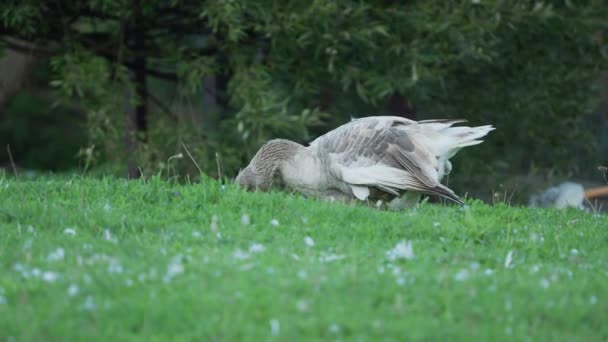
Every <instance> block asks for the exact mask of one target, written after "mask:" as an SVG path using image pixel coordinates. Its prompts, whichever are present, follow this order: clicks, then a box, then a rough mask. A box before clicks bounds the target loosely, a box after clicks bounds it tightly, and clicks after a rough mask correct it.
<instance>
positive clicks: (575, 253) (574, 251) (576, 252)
mask: <svg viewBox="0 0 608 342" xmlns="http://www.w3.org/2000/svg"><path fill="white" fill-rule="evenodd" d="M570 254H572V255H578V249H576V248H572V249H571V250H570Z"/></svg>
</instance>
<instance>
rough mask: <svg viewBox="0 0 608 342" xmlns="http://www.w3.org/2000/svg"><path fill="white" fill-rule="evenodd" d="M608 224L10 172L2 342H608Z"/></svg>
mask: <svg viewBox="0 0 608 342" xmlns="http://www.w3.org/2000/svg"><path fill="white" fill-rule="evenodd" d="M607 319H608V220H607V218H606V216H601V215H597V214H593V213H584V212H580V211H576V210H568V211H558V210H546V209H526V208H510V207H508V206H507V205H504V204H500V205H496V206H490V205H486V204H483V203H481V202H479V201H475V200H467V206H465V207H463V208H459V207H456V206H451V205H449V206H445V205H436V204H424V205H422V206H420V207H419V208H416V209H413V210H409V211H404V212H389V211H379V210H376V209H373V208H368V207H366V206H361V205H359V206H355V205H344V204H330V203H325V202H320V201H315V200H307V199H304V198H302V197H300V196H297V195H291V194H285V193H271V194H264V193H245V192H243V191H241V190H240V189H237V188H235V187H234V186H232V185H226V186H221V185H220V184H219V183H217V182H215V181H213V180H205V181H204V182H202V183H197V184H185V185H184V184H181V185H180V184H173V183H170V182H166V181H162V180H159V179H150V180H147V181H126V180H119V179H113V178H106V179H92V178H82V177H73V178H61V177H58V178H41V179H37V180H31V181H23V180H22V181H15V180H13V179H9V178H8V177H6V178H2V177H0V341H4V340H8V341H73V340H85V339H86V340H89V339H92V340H100V341H111V340H112V339H114V340H115V341H126V340H150V341H161V340H167V341H169V340H170V341H185V340H192V341H268V340H271V341H272V340H277V341H313V340H314V341H318V340H349V341H350V340H353V341H378V340H394V341H403V340H449V341H456V340H462V341H472V340H477V341H481V340H483V341H490V340H508V341H525V340H533V341H539V340H552V341H558V340H562V341H563V340H580V341H605V340H608V324H606V323H607Z"/></svg>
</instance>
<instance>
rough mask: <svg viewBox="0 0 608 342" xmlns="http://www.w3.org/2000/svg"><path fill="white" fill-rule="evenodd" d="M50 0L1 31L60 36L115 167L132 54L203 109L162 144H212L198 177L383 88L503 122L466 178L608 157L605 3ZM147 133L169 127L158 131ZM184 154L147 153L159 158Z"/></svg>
mask: <svg viewBox="0 0 608 342" xmlns="http://www.w3.org/2000/svg"><path fill="white" fill-rule="evenodd" d="M58 3H59V2H56V1H48V2H46V5H45V6H40V7H36V8H35V10H34V8H33V7H32V4H31V3H30V2H12V3H10V4H9V5H6V6H4V7H3V8H2V9H0V18H3V21H1V23H2V25H3V26H4V29H5V30H8V32H9V33H11V34H12V35H14V36H18V37H23V38H36V39H37V40H45V39H46V40H54V41H56V42H59V41H61V45H60V49H59V50H57V53H56V54H55V56H54V57H53V61H54V62H53V63H54V66H55V67H56V69H55V70H56V77H57V81H56V83H55V84H56V85H59V86H60V87H61V89H63V90H65V94H66V95H68V96H71V95H79V96H80V97H81V98H82V99H83V101H85V103H86V105H87V106H88V108H89V109H90V111H91V116H92V119H91V122H90V126H91V127H92V129H93V131H100V130H101V131H102V132H103V134H107V135H108V136H107V137H103V134H101V135H100V138H98V139H93V140H94V141H93V142H92V143H91V144H93V143H94V144H95V145H96V146H105V147H106V148H108V151H109V152H110V153H109V154H108V155H109V156H114V157H117V158H119V159H120V158H123V157H124V153H117V152H116V151H117V150H118V146H120V143H121V140H120V139H122V138H121V137H122V135H121V134H114V133H116V132H122V129H123V128H121V125H122V124H123V123H124V119H120V118H121V117H124V115H125V114H124V111H125V110H124V108H125V105H124V103H123V102H124V98H125V97H124V94H125V88H126V87H129V85H130V84H131V83H132V80H131V79H130V78H129V70H132V69H133V64H132V59H133V57H134V56H135V55H136V54H143V55H145V56H147V58H148V62H147V67H148V69H149V71H150V74H149V76H150V77H161V78H168V79H174V80H176V82H177V85H176V89H178V91H179V99H180V100H184V99H186V98H188V99H190V100H187V101H192V100H191V99H194V101H195V102H196V103H197V104H200V105H201V106H202V107H201V108H202V109H201V112H202V114H200V115H201V116H202V117H203V118H204V119H203V120H201V121H199V122H197V125H199V127H192V125H191V123H190V122H186V123H184V122H177V123H173V124H171V125H173V126H171V127H172V129H173V132H174V134H170V133H169V135H174V136H181V135H184V136H186V135H187V136H191V137H196V138H195V140H193V141H192V142H188V141H186V142H185V143H187V144H190V143H192V144H197V145H200V146H199V147H200V148H201V149H205V150H206V151H204V152H203V151H202V150H201V153H200V154H199V155H197V158H198V157H200V158H202V159H203V160H202V164H204V165H206V166H209V167H205V171H207V172H212V171H211V170H213V169H214V168H215V166H214V165H215V163H214V160H213V159H214V158H215V157H214V156H215V152H216V151H219V152H220V153H221V155H223V156H228V157H227V159H229V160H230V162H229V163H228V164H227V165H225V167H226V169H227V170H228V173H229V174H232V173H233V172H234V171H235V170H236V169H237V168H238V166H240V164H242V163H243V162H244V161H245V160H246V159H247V158H248V157H249V156H251V154H252V153H253V152H254V151H255V149H256V148H257V147H258V146H259V145H260V144H261V143H262V142H263V141H265V140H267V139H269V138H272V137H276V136H284V137H292V138H293V139H295V140H298V141H302V142H305V141H307V140H309V139H310V138H312V137H314V135H316V134H318V133H320V132H323V131H326V130H328V129H331V128H333V127H335V125H337V124H339V123H342V122H344V121H345V120H347V119H348V118H349V117H350V116H351V115H353V116H364V115H375V114H386V109H385V107H384V104H385V102H386V100H387V98H388V97H390V96H391V95H393V94H401V95H404V96H406V97H407V99H408V100H409V101H411V102H412V103H413V104H414V105H415V106H416V108H417V109H418V113H419V114H418V117H419V118H429V117H464V118H466V119H469V120H470V121H471V123H472V124H485V123H493V124H495V125H496V126H497V127H498V130H497V131H495V132H493V133H492V135H491V136H490V137H489V139H488V140H489V143H487V144H484V145H482V146H480V147H476V148H475V149H472V150H471V151H470V152H469V151H467V160H473V162H467V163H462V162H460V163H459V162H458V160H460V159H458V160H457V165H456V168H457V169H460V170H461V172H463V173H465V174H467V173H468V174H471V173H473V172H475V173H490V172H491V171H494V172H496V171H500V172H503V173H513V172H521V171H522V170H524V171H529V170H531V169H535V168H556V169H558V170H560V171H562V172H573V173H578V174H580V173H584V172H586V170H588V169H590V168H589V167H587V166H588V165H595V164H600V163H601V162H602V160H601V158H600V157H598V156H605V155H606V153H605V152H606V151H602V150H600V144H599V143H598V140H599V139H598V136H600V135H602V134H603V135H606V134H607V132H606V128H605V127H606V125H605V119H603V121H601V124H599V125H598V120H599V119H598V118H599V117H600V114H602V113H596V109H597V105H598V102H599V95H598V94H597V91H596V90H597V88H594V86H596V83H595V82H596V81H597V79H598V75H599V73H601V72H602V71H605V70H606V66H607V61H608V44H607V43H606V41H607V40H606V37H607V36H606V35H607V32H608V24H607V23H608V20H606V18H608V9H607V8H606V6H604V3H603V1H600V0H591V1H584V2H573V1H558V0H555V1H545V2H541V1H524V0H521V1H511V2H507V1H502V0H494V1H491V0H490V1H485V0H484V1H456V0H452V1H407V2H395V1H349V0H341V1H332V0H315V1H311V2H302V1H295V0H294V1H277V0H264V1H255V2H252V1H249V2H241V1H224V0H211V1H205V2H195V1H184V0H174V1H164V0H162V1H161V0H158V1H147V2H141V3H139V6H138V5H137V4H138V2H134V4H135V5H132V4H131V3H130V2H129V3H128V2H124V1H119V0H103V1H102V0H97V1H84V2H80V3H76V2H74V3H72V4H69V5H67V4H63V2H62V4H63V5H62V6H58V5H57V4H58ZM68 18H69V20H71V22H70V21H66V20H68ZM66 22H67V23H69V25H68V24H66ZM137 29H139V30H143V31H145V34H146V44H145V45H146V46H145V47H144V49H143V50H142V49H140V48H141V47H138V46H136V45H135V44H134V43H133V41H132V39H129V37H131V36H132V35H133V34H134V33H133V32H134V30H135V31H136V30H137ZM58 32H60V34H58ZM59 37H61V39H59ZM138 49H139V50H138ZM140 50H141V51H140ZM209 77H215V78H216V83H217V87H216V88H215V89H213V91H212V92H211V93H212V94H211V95H212V96H213V97H214V98H215V102H216V105H215V107H214V106H212V105H210V104H209V103H199V102H198V100H197V99H198V98H201V97H203V96H204V95H205V94H207V93H209V91H208V89H206V87H205V83H204V82H205V80H206V79H208V78H209ZM222 80H224V81H225V82H221V81H222ZM150 82H152V81H149V82H148V84H150ZM154 90H155V89H150V91H151V92H153V91H154ZM159 98H163V99H164V100H167V99H166V97H164V96H162V94H161V95H159ZM324 98H330V99H331V100H330V101H324V100H323V99H324ZM141 100H142V99H139V101H141ZM211 107H214V108H215V109H214V110H210V109H209V108H211ZM330 113H331V114H330ZM176 114H177V120H178V121H180V120H181V121H184V119H183V115H180V113H176ZM595 116H597V117H598V118H596V117H595ZM155 117H157V118H159V117H161V116H155ZM95 118H97V119H95ZM101 118H103V119H101ZM155 120H156V119H155ZM159 120H162V119H159ZM201 122H205V123H206V124H204V123H201ZM166 124H167V122H166V120H162V125H166ZM150 125H151V127H152V129H154V127H157V128H159V129H165V127H161V121H152V122H151V123H150ZM110 126H112V128H110ZM167 130H168V131H171V129H167ZM178 130H189V132H188V133H184V134H182V133H181V132H177V131H178ZM91 136H94V135H91ZM169 139H172V138H169ZM179 145H180V144H176V145H174V146H176V147H175V149H174V150H173V151H166V149H165V146H162V145H149V146H147V147H144V149H147V150H151V151H154V153H152V154H157V155H158V154H162V157H160V156H159V158H160V159H166V158H168V157H170V156H171V155H174V154H176V153H179V152H180V150H179ZM161 151H162V152H161ZM181 152H183V151H181ZM573 155H576V156H577V157H579V160H580V161H579V162H578V163H573V162H572V156H573ZM143 159H148V158H147V157H145V156H143ZM153 159H154V158H153ZM603 162H604V163H605V160H604V161H603ZM153 164H154V163H149V165H153ZM591 169H593V168H591ZM149 171H150V172H154V171H155V170H154V169H153V170H149Z"/></svg>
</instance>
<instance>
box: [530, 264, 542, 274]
mask: <svg viewBox="0 0 608 342" xmlns="http://www.w3.org/2000/svg"><path fill="white" fill-rule="evenodd" d="M539 270H540V266H539V265H534V266H532V269H531V272H532V273H536V272H538V271H539Z"/></svg>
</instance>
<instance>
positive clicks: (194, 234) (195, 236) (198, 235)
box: [192, 230, 202, 239]
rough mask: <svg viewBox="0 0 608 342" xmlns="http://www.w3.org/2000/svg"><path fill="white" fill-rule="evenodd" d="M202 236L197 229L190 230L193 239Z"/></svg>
mask: <svg viewBox="0 0 608 342" xmlns="http://www.w3.org/2000/svg"><path fill="white" fill-rule="evenodd" d="M201 236H202V234H201V232H199V231H198V230H195V231H193V232H192V237H193V238H195V239H198V238H200V237H201Z"/></svg>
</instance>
